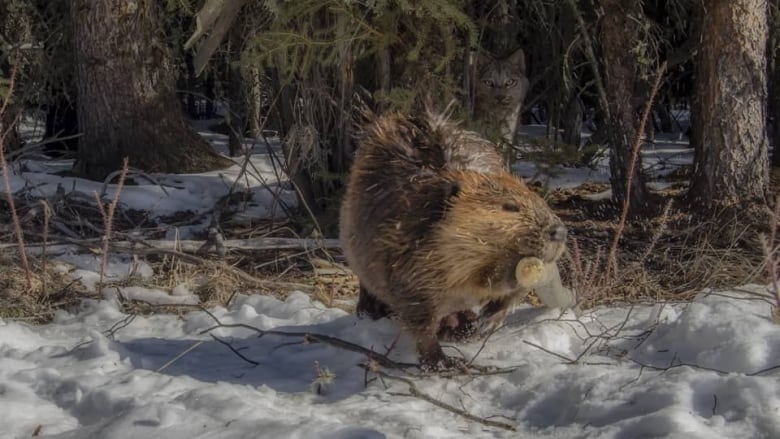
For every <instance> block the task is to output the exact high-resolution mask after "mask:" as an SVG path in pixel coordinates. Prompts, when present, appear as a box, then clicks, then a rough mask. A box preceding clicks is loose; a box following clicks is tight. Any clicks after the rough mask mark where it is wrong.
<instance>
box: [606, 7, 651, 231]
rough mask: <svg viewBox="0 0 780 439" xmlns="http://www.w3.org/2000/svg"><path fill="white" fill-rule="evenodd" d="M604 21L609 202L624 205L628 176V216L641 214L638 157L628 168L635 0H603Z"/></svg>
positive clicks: (634, 124) (633, 126)
mask: <svg viewBox="0 0 780 439" xmlns="http://www.w3.org/2000/svg"><path fill="white" fill-rule="evenodd" d="M602 6H603V9H604V18H603V19H602V24H601V46H602V51H603V58H604V73H605V77H606V80H605V82H606V87H605V88H606V90H605V91H606V98H607V102H608V105H607V107H608V113H609V116H608V120H607V124H608V141H609V149H610V154H609V169H610V173H611V186H612V199H613V200H615V201H616V202H618V203H621V204H622V203H624V202H625V200H626V195H627V193H628V185H627V183H628V177H629V174H631V176H632V177H631V192H630V196H629V197H628V202H629V215H630V216H636V215H639V214H641V212H642V210H643V209H644V208H645V207H646V205H647V196H648V192H647V187H646V185H645V178H644V175H643V173H642V165H641V157H637V160H636V163H635V165H634V167H633V169H630V167H631V161H632V151H631V149H632V148H633V146H634V142H635V140H636V136H637V129H638V120H637V119H638V118H637V109H636V108H634V107H633V105H632V104H631V101H632V97H633V91H634V85H635V84H636V79H637V78H636V73H637V62H636V59H635V58H634V56H635V55H633V53H634V50H633V49H634V46H635V45H636V44H637V43H636V42H637V41H638V32H637V24H636V21H635V19H634V18H633V17H638V16H640V15H641V14H642V10H641V9H640V7H639V3H638V2H637V1H636V0H603V1H602Z"/></svg>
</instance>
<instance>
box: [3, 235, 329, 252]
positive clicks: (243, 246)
mask: <svg viewBox="0 0 780 439" xmlns="http://www.w3.org/2000/svg"><path fill="white" fill-rule="evenodd" d="M52 241H54V240H49V247H48V248H49V251H50V252H56V249H57V248H62V244H60V245H59V246H58V245H57V244H52ZM100 241H101V239H85V240H82V242H84V243H86V244H89V243H97V242H100ZM222 243H223V245H224V247H225V249H226V250H233V251H246V252H250V251H270V250H312V249H339V248H341V245H340V244H339V240H338V239H304V238H301V239H296V238H255V239H226V240H224V241H223V242H222ZM42 245H43V243H28V244H27V248H33V249H34V248H38V247H41V246H42ZM111 245H112V248H125V249H127V250H128V252H132V250H134V249H145V250H150V251H151V250H160V251H165V250H176V251H181V252H192V253H197V251H198V250H199V249H200V248H201V247H202V246H203V241H195V240H184V241H174V240H168V239H152V240H144V241H114V242H113V243H112V244H111ZM67 246H68V247H70V245H67ZM10 247H16V244H0V250H2V249H5V248H10ZM206 251H207V252H209V253H216V249H215V248H214V247H213V246H212V247H211V248H209V249H207V250H206Z"/></svg>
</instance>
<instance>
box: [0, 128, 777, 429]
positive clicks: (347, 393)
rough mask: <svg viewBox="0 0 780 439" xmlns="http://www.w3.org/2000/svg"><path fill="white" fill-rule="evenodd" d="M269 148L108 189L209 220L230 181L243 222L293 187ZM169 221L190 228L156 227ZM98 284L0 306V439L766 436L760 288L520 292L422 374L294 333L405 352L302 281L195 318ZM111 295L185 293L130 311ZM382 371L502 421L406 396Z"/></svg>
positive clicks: (190, 298)
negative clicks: (591, 294) (593, 301)
mask: <svg viewBox="0 0 780 439" xmlns="http://www.w3.org/2000/svg"><path fill="white" fill-rule="evenodd" d="M211 140H212V141H215V142H222V141H224V139H223V138H220V137H214V138H213V139H211ZM667 140H668V142H666V143H663V144H662V143H657V144H656V148H655V149H653V148H650V149H647V150H646V151H644V152H643V154H644V155H645V159H647V160H646V165H647V166H649V167H652V169H653V170H654V172H658V174H654V175H661V174H662V173H663V172H668V171H669V170H670V169H671V167H673V165H679V164H680V163H686V161H689V160H690V151H689V150H687V148H684V147H682V146H678V145H675V144H674V141H673V139H667ZM270 159H271V157H270V155H269V154H267V153H265V152H263V151H262V150H260V151H258V152H257V154H254V155H253V156H252V163H253V164H254V166H255V168H256V169H257V171H253V174H252V175H251V176H248V177H246V178H243V177H242V178H241V179H238V175H239V167H238V166H236V167H233V168H230V169H228V170H225V171H222V172H215V173H205V174H198V175H188V176H181V175H178V176H167V175H155V176H152V177H153V179H154V180H155V181H156V183H155V182H151V181H148V180H147V179H145V178H141V177H138V178H136V179H134V181H135V182H136V183H138V184H137V185H131V186H127V187H125V188H124V190H123V192H122V197H121V199H120V200H121V203H122V204H123V206H124V207H126V208H132V209H138V210H145V211H150V212H151V215H152V217H154V218H157V219H158V220H159V221H161V222H162V221H164V217H165V216H166V215H170V214H173V213H176V212H180V211H182V210H187V211H190V212H193V215H197V214H207V213H208V212H209V211H210V210H211V209H212V208H213V206H214V205H215V203H216V201H217V200H218V199H219V198H220V197H222V196H224V195H225V194H227V192H228V189H229V187H230V186H231V185H232V184H233V182H234V181H235V180H236V179H238V181H239V182H240V184H242V185H243V187H245V188H246V189H248V190H249V191H250V192H252V194H253V196H254V198H253V201H252V203H253V204H254V206H250V207H249V210H248V211H247V212H246V214H247V215H248V216H252V215H255V216H257V215H265V216H274V215H278V214H280V212H279V209H278V208H274V207H273V206H274V205H275V203H274V201H273V200H274V199H275V197H276V195H277V194H281V195H280V196H281V197H282V199H283V200H286V201H289V202H290V203H293V202H294V196H293V194H292V192H291V191H290V190H289V189H287V188H286V186H285V185H286V184H287V183H286V182H284V181H279V180H278V179H276V177H275V176H274V175H273V166H272V163H271V160H270ZM604 164H605V162H600V163H599V164H598V165H597V166H596V169H595V170H590V169H562V170H561V172H560V174H559V175H558V176H557V177H555V178H554V179H553V180H552V181H551V183H552V184H553V185H554V186H555V187H573V186H572V185H579V184H582V183H583V182H584V181H594V182H602V183H603V182H607V181H608V180H606V178H605V176H606V175H607V174H606V172H607V169H606V168H605V167H604ZM23 165H24V166H22V168H24V169H25V172H18V168H17V172H16V173H15V174H14V175H12V178H11V181H12V186H13V187H12V189H13V190H19V189H21V188H22V187H25V186H26V187H28V188H29V187H35V191H37V193H38V194H39V195H40V194H45V195H47V196H50V195H53V194H54V193H55V191H56V190H57V186H58V185H62V187H63V188H65V190H66V191H68V192H73V191H77V192H78V193H80V194H82V195H83V196H86V197H89V196H91V193H92V192H93V191H96V192H97V193H102V194H104V197H110V196H111V195H112V194H113V190H115V188H114V187H113V185H107V186H106V188H105V191H104V185H103V184H100V183H94V182H87V181H84V180H79V179H74V178H70V177H60V176H56V175H53V174H52V172H53V171H55V170H58V169H62V168H63V167H64V166H65V164H63V163H60V162H37V161H34V160H27V161H25V163H24V164H23ZM516 170H518V171H519V172H520V174H521V175H523V176H524V177H528V176H529V175H533V174H534V173H535V172H536V170H535V168H533V167H531V165H528V164H522V163H521V164H520V165H519V167H518V168H517V169H516ZM163 188H165V190H163ZM608 195H609V194H604V193H602V194H597V195H595V196H608ZM253 209H254V210H253ZM204 224H207V221H206V220H205V219H204ZM180 233H181V234H183V235H185V236H186V234H187V233H188V232H184V231H182V230H181V229H175V228H171V229H170V230H169V235H170V236H179V235H180ZM182 237H184V236H182ZM56 259H57V260H56V262H54V263H55V264H58V265H57V269H58V270H61V271H67V272H70V274H71V276H73V278H74V279H80V282H81V283H82V284H84V285H85V286H86V287H87V288H89V289H92V290H94V288H96V285H97V284H98V279H99V275H98V273H97V272H98V271H99V266H100V260H99V258H97V257H96V256H95V255H88V254H87V255H85V254H77V253H74V252H65V253H64V254H61V255H59V256H57V258H56ZM154 274H155V273H154V270H153V268H152V267H151V266H149V265H148V264H146V263H145V262H143V261H141V260H138V259H135V258H132V257H128V256H123V255H112V257H111V258H110V260H109V263H108V265H107V267H106V272H105V279H106V280H108V281H111V282H117V281H119V280H122V279H126V278H128V277H136V278H139V279H148V278H150V277H152V276H153V275H154ZM101 293H102V294H101V295H100V296H99V297H102V300H84V301H82V303H81V305H80V306H79V307H78V308H77V309H71V310H68V311H64V310H60V311H57V312H56V314H55V318H54V319H53V321H52V322H51V323H49V324H44V325H37V326H36V325H30V324H28V323H26V322H24V321H19V320H10V319H9V320H2V319H0V439H6V438H8V439H11V438H13V439H16V438H26V437H33V436H41V437H52V438H61V439H66V438H72V439H89V438H95V439H103V438H107V439H131V438H132V439H135V438H146V437H163V438H170V439H185V438H187V439H189V438H203V439H206V438H209V439H228V438H327V439H358V438H368V439H374V438H376V439H379V438H400V437H403V438H420V439H423V438H425V439H429V438H433V439H438V438H515V437H538V438H614V439H624V438H625V439H627V438H656V437H664V438H666V437H669V438H702V439H704V438H707V439H709V438H724V439H725V438H737V437H740V438H742V437H744V438H777V437H780V379H778V378H779V377H778V375H779V374H780V367H778V366H780V331H779V330H778V329H779V327H778V323H777V322H776V321H773V319H772V316H771V300H770V298H769V295H768V288H767V287H766V286H762V285H747V286H743V287H739V288H734V289H732V290H722V291H713V290H708V291H702V292H701V294H700V295H699V296H698V297H697V298H696V300H694V301H693V302H691V303H657V304H646V305H640V304H635V305H625V306H612V307H596V308H594V309H591V310H588V311H586V312H585V313H583V314H582V315H580V316H579V317H577V316H575V315H574V314H572V313H570V312H566V313H561V311H560V310H555V309H545V308H532V307H529V306H522V307H520V308H518V309H517V310H515V311H514V312H513V313H512V314H511V315H510V316H509V318H508V320H507V324H506V325H505V326H504V327H502V328H501V329H500V330H499V331H497V332H496V333H494V334H492V335H491V336H490V338H489V339H488V340H487V341H486V342H483V341H482V340H475V341H471V342H464V343H456V344H451V345H448V346H445V351H446V352H447V353H448V354H449V355H463V356H464V357H465V358H468V359H471V358H475V364H478V365H481V366H491V367H493V368H495V370H496V371H497V372H495V373H486V374H482V373H472V374H457V375H455V376H438V375H424V374H420V373H419V371H417V370H416V369H409V370H407V371H401V370H397V369H393V368H387V367H385V368H381V371H383V373H385V374H387V375H388V376H385V377H379V376H377V374H376V373H374V372H366V370H365V369H364V368H362V367H361V364H363V363H365V361H366V355H365V354H364V353H358V352H354V351H352V350H347V349H345V348H344V347H340V346H335V345H331V344H324V343H318V342H316V341H313V340H311V339H304V337H302V335H301V334H305V333H312V334H320V335H326V336H330V337H334V338H335V339H338V340H342V341H346V342H350V343H353V344H356V345H359V346H362V347H363V348H366V349H372V350H374V351H376V352H379V353H381V354H384V353H386V352H389V353H388V354H387V355H388V356H389V357H390V358H391V359H392V360H395V361H397V362H406V363H409V362H415V361H416V353H415V349H414V342H413V340H412V338H411V337H410V336H409V334H408V333H406V332H405V331H403V330H402V329H401V328H400V327H399V325H398V324H397V323H396V322H394V321H392V320H388V319H382V320H379V321H371V320H367V319H359V318H357V317H356V316H354V315H351V314H348V313H346V312H345V311H343V310H341V309H338V308H329V307H327V306H325V305H323V304H322V303H320V302H317V301H315V300H313V299H311V298H310V297H309V296H308V295H306V294H304V293H300V292H294V293H292V294H290V295H289V296H287V297H286V298H285V299H284V300H280V299H277V298H274V297H269V296H257V295H241V294H239V295H237V296H236V297H235V299H234V300H233V301H232V302H231V304H230V306H229V307H227V308H222V307H216V308H210V309H208V310H207V311H208V312H206V311H204V310H199V309H196V308H193V307H192V306H191V305H195V304H197V303H198V297H197V296H196V295H195V294H193V293H192V291H191V290H190V287H189V286H188V285H187V284H179V285H176V286H175V287H173V288H172V289H171V290H170V291H167V290H161V289H155V288H147V287H142V286H112V287H107V288H104V289H103V291H101ZM127 300H138V301H144V302H149V303H152V304H164V305H171V304H183V305H190V306H189V307H186V308H182V310H183V312H182V313H176V314H174V313H159V314H151V315H128V314H126V312H125V308H124V306H123V304H124V303H125V302H126V301H127ZM185 311H188V312H185ZM215 318H216V319H218V320H219V322H220V323H221V325H220V326H219V327H217V328H215V323H216V322H215V320H214V319H215ZM253 328H256V329H253ZM258 331H272V332H273V333H267V334H265V335H263V336H259V333H258ZM284 334H287V335H284ZM231 348H232V349H233V350H231ZM234 350H235V351H234ZM393 377H403V378H405V379H407V380H411V382H413V383H414V385H415V386H416V389H417V390H418V391H419V392H422V393H424V394H425V395H428V396H430V397H431V398H433V399H435V400H437V401H440V402H442V403H445V404H447V405H449V406H451V407H454V408H456V409H458V410H462V411H463V412H464V413H468V414H470V415H472V416H474V417H477V418H482V419H486V420H489V421H493V422H496V423H500V424H504V425H505V426H508V427H511V428H514V429H515V430H516V431H508V430H506V429H503V428H501V427H497V426H489V425H485V424H484V423H481V422H478V421H475V420H471V419H468V418H466V417H464V416H462V414H456V413H453V412H452V411H449V410H445V409H444V408H442V407H439V406H436V405H433V404H431V403H430V402H429V401H425V400H423V399H421V398H417V397H413V396H411V395H410V394H409V393H410V388H409V385H408V384H407V383H405V382H403V381H399V380H398V379H394V378H393Z"/></svg>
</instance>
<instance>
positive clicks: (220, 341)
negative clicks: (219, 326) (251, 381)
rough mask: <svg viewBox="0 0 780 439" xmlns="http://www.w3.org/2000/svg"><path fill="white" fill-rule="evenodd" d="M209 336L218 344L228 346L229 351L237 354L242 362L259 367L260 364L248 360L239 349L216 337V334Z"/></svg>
mask: <svg viewBox="0 0 780 439" xmlns="http://www.w3.org/2000/svg"><path fill="white" fill-rule="evenodd" d="M209 335H210V336H211V338H213V339H214V341H216V342H217V343H220V344H222V345H224V346H227V348H228V349H230V351H231V352H233V353H234V354H236V356H238V357H239V358H241V359H242V360H244V361H246V362H247V363H249V364H251V365H253V366H257V365H259V364H260V363H259V362H257V361H255V360H252V359H250V358H247V357H246V355H244V354H242V353H241V352H239V351H238V349H236V348H234V347H233V345H231V344H230V343H228V342H227V341H225V340H222V339H221V338H219V337H217V336H216V335H214V334H209Z"/></svg>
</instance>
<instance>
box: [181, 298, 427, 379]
mask: <svg viewBox="0 0 780 439" xmlns="http://www.w3.org/2000/svg"><path fill="white" fill-rule="evenodd" d="M166 306H181V307H190V308H197V309H199V310H201V311H203V312H204V313H206V315H208V316H209V317H211V319H212V320H214V322H215V323H216V324H215V325H214V326H212V327H209V328H206V329H204V330H202V331H201V334H207V333H210V332H211V331H214V330H215V329H219V328H243V329H248V330H250V331H253V332H255V333H257V334H258V336H259V337H264V336H266V335H271V336H280V337H296V338H301V339H303V341H304V342H306V343H322V344H327V345H329V346H333V347H336V348H339V349H344V350H347V351H351V352H356V353H359V354H364V355H366V356H368V357H370V358H371V359H373V360H375V361H376V362H377V363H379V364H380V365H382V366H384V367H390V368H393V369H399V370H405V369H408V368H412V367H418V365H417V364H412V363H400V362H397V361H394V360H391V359H390V358H388V357H387V356H386V355H383V354H381V353H379V352H376V351H374V350H371V349H368V348H365V347H363V346H360V345H358V344H355V343H352V342H349V341H346V340H342V339H340V338H336V337H331V336H329V335H324V334H316V333H312V332H290V331H275V330H264V329H260V328H258V327H255V326H252V325H247V324H245V323H222V322H221V321H220V320H219V318H218V317H217V316H215V315H214V313H212V312H211V311H209V310H208V309H206V308H204V307H203V306H201V305H186V304H180V305H166Z"/></svg>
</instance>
